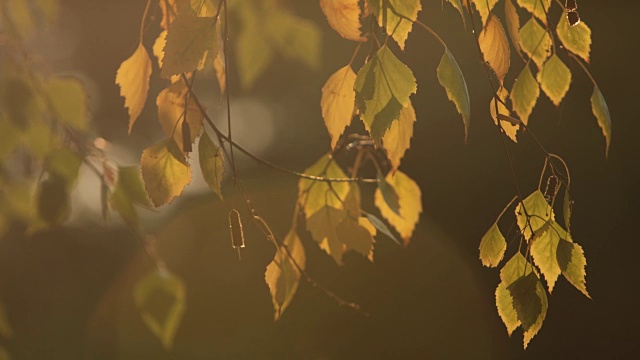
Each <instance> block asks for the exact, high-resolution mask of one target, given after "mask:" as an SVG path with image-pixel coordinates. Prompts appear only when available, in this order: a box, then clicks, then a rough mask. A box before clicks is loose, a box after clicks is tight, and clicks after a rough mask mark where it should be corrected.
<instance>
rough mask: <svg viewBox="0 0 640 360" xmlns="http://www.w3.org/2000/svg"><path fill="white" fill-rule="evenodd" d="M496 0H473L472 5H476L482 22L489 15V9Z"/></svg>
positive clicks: (485, 20)
mask: <svg viewBox="0 0 640 360" xmlns="http://www.w3.org/2000/svg"><path fill="white" fill-rule="evenodd" d="M497 2H498V0H473V5H474V6H475V7H476V9H477V10H478V12H479V13H480V17H481V18H482V24H486V23H487V20H489V17H491V16H492V15H491V10H492V9H493V7H494V6H496V3H497Z"/></svg>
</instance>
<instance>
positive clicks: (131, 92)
mask: <svg viewBox="0 0 640 360" xmlns="http://www.w3.org/2000/svg"><path fill="white" fill-rule="evenodd" d="M150 76H151V58H149V53H148V52H147V49H145V48H144V46H143V45H142V43H140V44H139V45H138V48H137V49H136V51H135V52H134V53H133V55H131V57H129V58H128V59H127V60H125V61H123V62H122V64H121V65H120V68H118V72H117V73H116V84H118V85H119V86H120V96H123V97H124V106H126V107H127V108H128V109H129V134H131V129H132V128H133V124H135V122H136V120H137V119H138V116H140V113H142V109H143V108H144V104H145V103H146V102H147V94H148V92H149V77H150Z"/></svg>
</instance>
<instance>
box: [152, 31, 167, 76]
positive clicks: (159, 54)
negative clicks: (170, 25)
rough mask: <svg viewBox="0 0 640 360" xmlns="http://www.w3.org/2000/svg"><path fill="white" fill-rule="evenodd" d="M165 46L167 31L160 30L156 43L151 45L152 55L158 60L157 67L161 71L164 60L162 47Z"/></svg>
mask: <svg viewBox="0 0 640 360" xmlns="http://www.w3.org/2000/svg"><path fill="white" fill-rule="evenodd" d="M166 44H167V30H162V32H160V34H159V35H158V37H157V38H156V41H155V42H154V43H153V48H152V50H153V55H155V57H156V58H158V67H159V68H161V69H162V61H163V60H164V46H165V45H166Z"/></svg>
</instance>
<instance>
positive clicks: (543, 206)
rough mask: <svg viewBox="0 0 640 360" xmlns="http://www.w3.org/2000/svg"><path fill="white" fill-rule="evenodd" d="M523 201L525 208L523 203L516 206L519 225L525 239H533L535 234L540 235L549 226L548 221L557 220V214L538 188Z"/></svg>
mask: <svg viewBox="0 0 640 360" xmlns="http://www.w3.org/2000/svg"><path fill="white" fill-rule="evenodd" d="M523 203H524V209H522V203H519V204H518V206H516V219H517V222H518V227H519V228H520V231H521V232H522V234H523V235H524V237H525V239H527V240H531V239H532V238H533V236H534V235H535V236H540V235H541V230H542V231H544V230H546V228H545V227H547V226H548V224H547V222H548V221H549V220H555V215H554V213H553V209H552V208H551V205H549V203H547V200H546V199H545V198H544V195H543V194H542V192H540V190H536V191H535V192H533V194H531V195H529V196H528V197H527V198H526V199H524V201H523ZM525 210H526V214H525ZM527 215H529V217H527ZM532 231H533V232H532Z"/></svg>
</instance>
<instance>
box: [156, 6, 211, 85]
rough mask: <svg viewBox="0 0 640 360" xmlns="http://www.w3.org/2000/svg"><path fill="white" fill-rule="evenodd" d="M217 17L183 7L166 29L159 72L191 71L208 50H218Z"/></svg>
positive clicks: (163, 73)
mask: <svg viewBox="0 0 640 360" xmlns="http://www.w3.org/2000/svg"><path fill="white" fill-rule="evenodd" d="M214 25H215V18H214V17H199V16H196V15H195V14H194V13H193V12H191V11H181V12H180V13H178V16H177V17H176V19H175V20H174V21H173V22H172V23H171V26H169V29H168V31H167V42H166V45H165V47H164V58H163V62H162V69H161V70H160V76H162V77H165V78H168V77H169V76H171V75H176V74H181V73H187V72H191V71H193V70H196V69H197V68H198V65H199V64H200V63H201V62H202V60H203V58H204V57H205V56H206V55H207V53H211V54H213V53H214V51H215V46H216V44H215V39H216V37H215V26H214Z"/></svg>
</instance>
